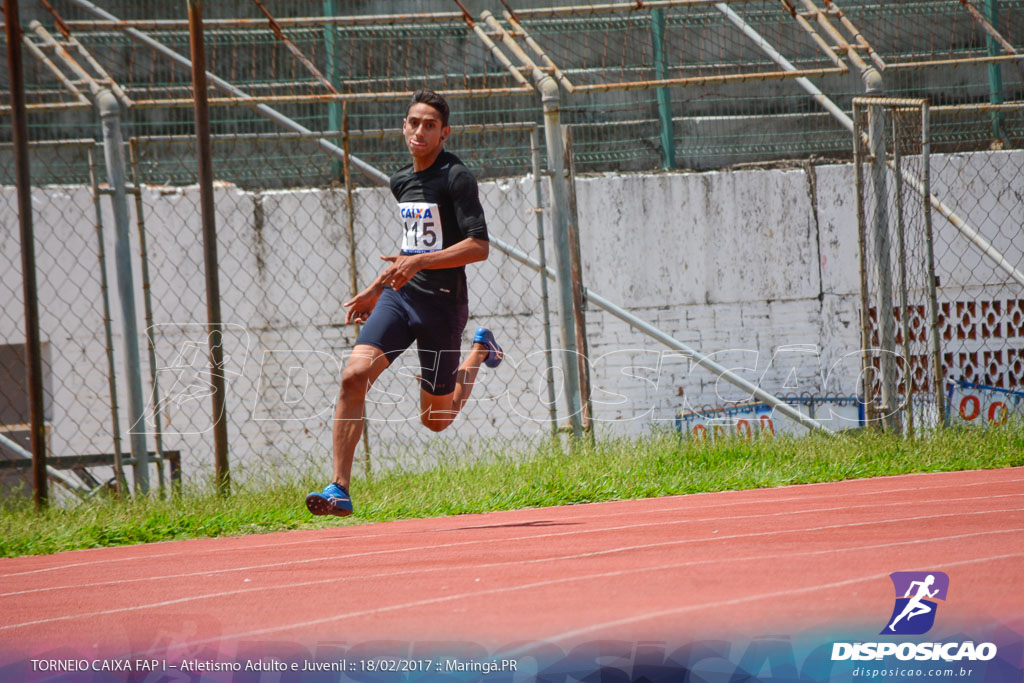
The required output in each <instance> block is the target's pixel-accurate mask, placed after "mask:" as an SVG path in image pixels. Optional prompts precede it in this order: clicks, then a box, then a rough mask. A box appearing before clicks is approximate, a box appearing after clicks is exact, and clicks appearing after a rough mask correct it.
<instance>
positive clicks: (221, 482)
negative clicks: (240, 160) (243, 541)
mask: <svg viewBox="0 0 1024 683" xmlns="http://www.w3.org/2000/svg"><path fill="white" fill-rule="evenodd" d="M187 2H188V35H189V45H190V48H191V57H192V89H193V91H194V92H193V96H194V98H195V107H194V111H195V118H196V158H197V161H198V167H199V200H200V207H201V210H202V221H203V262H204V265H205V269H206V324H207V331H208V340H209V346H210V386H211V387H212V388H213V396H212V399H213V449H214V463H215V467H216V481H217V490H218V491H219V492H220V493H222V494H225V495H226V494H228V493H230V492H231V477H230V475H229V473H228V426H227V413H226V410H225V400H224V385H225V383H224V342H223V334H224V330H223V324H222V322H221V315H220V278H219V277H218V268H219V263H218V260H217V225H216V221H215V214H214V208H213V162H212V159H211V156H212V155H211V152H210V108H209V105H208V103H207V97H208V88H207V84H206V50H205V48H204V45H203V3H202V0H187Z"/></svg>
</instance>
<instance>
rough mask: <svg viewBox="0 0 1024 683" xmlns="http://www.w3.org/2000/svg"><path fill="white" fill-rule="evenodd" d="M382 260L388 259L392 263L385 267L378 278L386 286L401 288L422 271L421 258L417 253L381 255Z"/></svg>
mask: <svg viewBox="0 0 1024 683" xmlns="http://www.w3.org/2000/svg"><path fill="white" fill-rule="evenodd" d="M380 258H381V260H383V261H388V262H389V263H390V264H391V265H390V266H388V267H387V268H385V269H384V272H383V273H381V274H380V278H378V279H379V280H380V281H381V282H382V283H383V284H384V286H385V287H391V288H392V289H396V290H397V289H401V288H402V287H404V286H405V284H406V283H407V282H409V280H411V279H412V277H413V275H415V274H416V273H418V272H420V270H421V268H420V267H419V265H417V264H418V263H419V259H417V258H416V255H415V254H398V255H397V256H381V257H380Z"/></svg>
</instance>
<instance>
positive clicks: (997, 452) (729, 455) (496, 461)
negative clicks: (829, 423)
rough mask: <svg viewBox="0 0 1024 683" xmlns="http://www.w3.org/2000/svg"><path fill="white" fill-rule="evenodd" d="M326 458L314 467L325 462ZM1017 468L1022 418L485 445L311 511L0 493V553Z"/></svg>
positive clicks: (273, 490) (280, 486)
mask: <svg viewBox="0 0 1024 683" xmlns="http://www.w3.org/2000/svg"><path fill="white" fill-rule="evenodd" d="M326 461H327V457H326V455H325V463H324V467H325V468H326V467H327V466H328V463H327V462H326ZM1021 465H1024V423H1022V422H1015V423H1013V424H1010V425H1005V426H1003V427H1000V428H995V429H988V430H982V429H948V430H944V431H940V432H937V433H935V434H932V435H930V436H927V437H924V438H918V439H904V438H900V437H897V436H889V435H885V434H878V433H872V432H849V433H846V434H843V435H840V436H835V437H829V436H823V435H810V436H806V437H801V438H788V437H778V438H775V439H765V440H758V441H753V442H746V441H741V440H728V441H721V442H716V443H694V442H690V441H686V440H680V439H679V438H678V437H677V436H675V435H674V434H664V435H654V436H649V437H645V438H641V439H636V438H631V439H626V438H623V439H613V440H604V441H601V442H599V443H598V444H597V445H596V446H595V447H580V448H578V449H577V451H576V452H574V453H571V454H563V453H561V452H559V451H557V450H556V449H554V448H552V447H551V446H550V445H548V446H540V447H536V448H535V449H534V450H533V451H532V452H530V453H526V454H515V455H511V454H507V453H506V454H502V453H497V454H492V455H490V456H488V457H485V458H484V459H482V460H479V461H477V462H474V463H466V464H461V465H460V464H450V465H444V466H441V467H438V468H436V469H432V470H429V471H426V472H416V473H413V472H403V471H390V472H386V473H382V474H380V475H378V476H376V477H374V478H373V479H371V480H365V479H357V480H355V481H353V485H352V493H353V497H354V501H355V505H356V515H355V516H353V517H350V518H347V519H345V520H339V519H337V518H333V517H332V518H314V517H312V516H310V515H309V513H308V512H307V511H306V509H305V506H304V504H303V499H304V497H305V495H306V493H308V492H309V491H311V490H314V489H316V490H319V489H320V488H322V486H323V484H324V483H326V478H325V477H324V475H317V476H316V477H307V478H305V479H302V480H294V481H290V482H287V483H281V482H275V483H272V484H268V485H264V486H255V485H254V486H249V487H246V488H244V489H243V488H241V487H236V490H235V492H234V493H233V495H231V496H229V497H222V496H219V495H216V494H215V493H214V492H213V491H212V489H211V488H210V487H206V488H205V489H192V490H188V491H186V492H185V493H184V494H183V495H182V496H181V497H180V498H176V499H172V500H160V499H158V498H156V497H152V498H143V499H133V500H118V499H114V498H105V497H101V498H99V499H97V500H94V501H91V502H88V503H83V504H80V505H78V506H76V507H74V508H61V507H56V506H54V507H51V508H49V509H47V510H46V511H44V512H42V513H38V514H37V513H36V512H34V510H33V509H32V505H31V501H28V500H25V499H24V498H20V499H14V500H11V499H8V500H6V501H0V557H14V556H20V555H38V554H48V553H55V552H61V551H65V550H73V549H79V548H97V547H104V546H115V545H126V544H135V543H152V542H157V541H169V540H176V539H185V538H200V537H216V536H237V535H245V534H253V533H267V532H272V531H284V530H291V529H315V528H322V527H328V526H339V525H351V524H362V523H367V522H382V521H389V520H396V519H408V518H417V517H437V516H444V515H459V514H469V513H478V512H489V511H494V510H514V509H520V508H532V507H545V506H551V505H571V504H575V503H591V502H598V501H609V500H624V499H631V498H650V497H655V496H667V495H679V494H687V493H702V492H709V491H724V490H736V489H753V488H764V487H773V486H784V485H791V484H804V483H813V482H825V481H842V480H846V479H858V478H863V477H879V476H886V475H895V474H907V473H913V472H943V471H956V470H969V469H990V468H1002V467H1015V466H1021Z"/></svg>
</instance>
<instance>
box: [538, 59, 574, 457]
mask: <svg viewBox="0 0 1024 683" xmlns="http://www.w3.org/2000/svg"><path fill="white" fill-rule="evenodd" d="M538 87H539V89H540V92H541V102H542V103H543V106H544V138H545V142H546V143H547V152H548V171H549V172H550V176H549V177H550V180H551V222H552V223H553V224H554V232H555V260H556V261H557V263H556V264H555V270H556V273H557V276H558V318H559V324H560V326H561V332H562V360H563V367H562V371H563V372H564V373H565V389H566V401H567V402H568V407H569V424H570V426H571V427H572V434H573V437H574V439H575V440H576V441H578V440H579V439H580V438H582V436H583V422H582V419H581V417H582V416H581V413H582V409H581V406H580V367H579V363H578V352H577V348H576V325H575V320H574V317H573V296H572V255H571V253H570V250H571V248H572V247H571V245H570V244H569V196H568V191H567V190H566V186H565V185H566V183H565V154H564V150H565V148H564V147H563V144H564V143H563V140H562V124H561V111H560V107H559V96H558V84H557V83H556V82H555V80H554V79H553V78H551V77H550V76H545V77H544V78H542V79H541V80H540V82H539V83H538Z"/></svg>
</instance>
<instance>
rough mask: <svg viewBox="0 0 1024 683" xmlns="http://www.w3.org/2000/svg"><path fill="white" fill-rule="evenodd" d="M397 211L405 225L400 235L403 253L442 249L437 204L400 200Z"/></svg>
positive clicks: (420, 252)
mask: <svg viewBox="0 0 1024 683" xmlns="http://www.w3.org/2000/svg"><path fill="white" fill-rule="evenodd" d="M398 211H399V214H400V215H401V217H402V223H403V225H404V226H405V233H404V235H403V236H402V253H403V254H424V253H426V252H430V251H441V250H442V249H444V236H443V234H442V232H441V213H440V212H439V211H438V209H437V204H427V203H425V202H400V203H399V204H398Z"/></svg>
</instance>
